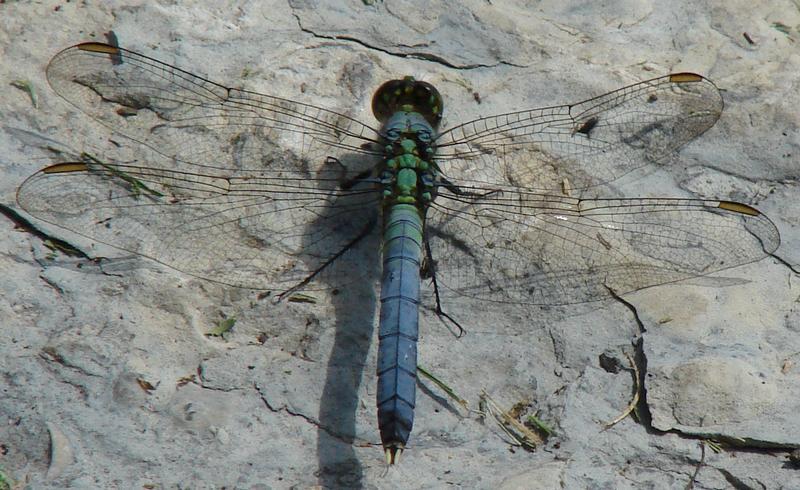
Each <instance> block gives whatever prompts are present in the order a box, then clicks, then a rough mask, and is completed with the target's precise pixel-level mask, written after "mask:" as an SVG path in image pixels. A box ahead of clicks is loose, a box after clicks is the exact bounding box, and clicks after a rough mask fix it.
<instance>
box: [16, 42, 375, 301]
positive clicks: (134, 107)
mask: <svg viewBox="0 0 800 490" xmlns="http://www.w3.org/2000/svg"><path fill="white" fill-rule="evenodd" d="M47 76H48V80H49V81H50V83H51V85H52V86H53V88H54V89H55V90H56V92H58V93H59V94H60V95H62V96H63V97H64V98H65V99H67V100H68V101H70V102H71V103H73V104H74V105H76V106H77V107H78V108H79V109H81V110H82V111H84V112H86V113H87V114H88V115H90V116H91V117H93V118H94V119H96V120H97V121H99V122H100V123H103V124H105V125H107V126H109V127H110V128H112V129H113V130H114V131H115V132H117V133H120V134H122V135H124V136H127V137H129V138H131V139H133V140H135V141H137V142H139V143H141V145H139V146H138V147H137V148H136V153H135V154H136V159H135V160H133V161H128V162H123V163H120V162H118V161H105V160H100V159H98V158H95V157H93V156H91V155H88V154H84V155H82V157H81V159H80V161H76V162H72V163H64V164H58V165H54V166H51V167H48V168H45V169H43V170H41V171H39V172H37V173H36V174H34V175H33V176H31V177H30V178H29V179H28V180H26V181H25V182H24V183H23V185H22V186H21V187H20V189H19V190H18V193H17V201H18V203H19V204H20V206H21V207H22V208H23V209H25V210H26V211H27V212H29V213H30V214H32V215H33V216H35V217H37V218H39V219H42V220H44V221H47V222H49V223H52V224H55V225H58V226H61V227H64V228H66V229H69V230H71V231H73V232H76V233H79V234H82V235H84V236H87V237H90V238H93V239H96V240H99V241H100V242H103V243H106V244H109V245H112V246H114V247H117V248H120V249H123V250H126V251H129V252H132V253H136V254H140V255H143V256H146V257H149V258H152V259H154V260H156V261H159V262H162V263H164V264H166V265H169V266H171V267H174V268H175V269H178V270H181V271H184V272H187V273H189V274H193V275H196V276H199V277H203V278H206V279H210V280H212V281H217V282H222V283H225V284H230V285H235V286H243V287H249V288H257V289H272V288H284V287H285V288H288V287H291V286H295V285H297V284H298V283H299V282H300V281H303V280H304V279H306V278H308V277H309V276H311V275H313V274H314V273H315V272H317V271H318V270H319V269H320V268H321V267H322V266H323V265H324V264H326V263H327V262H328V261H329V260H332V259H333V258H335V257H336V256H337V254H340V253H342V252H343V251H344V250H345V249H346V248H347V247H348V245H349V244H351V243H352V242H353V240H355V239H356V238H357V237H359V236H362V235H363V234H364V233H365V230H366V229H368V228H369V226H370V224H371V223H374V222H375V221H376V219H377V218H376V214H377V210H378V209H379V207H378V203H379V194H380V192H379V190H377V189H375V188H374V187H373V185H372V184H371V180H370V179H369V177H363V175H364V174H363V172H364V170H369V169H370V168H371V166H372V165H374V163H375V162H374V159H373V158H371V156H372V153H371V150H369V146H370V145H369V143H370V142H372V141H373V139H371V138H373V137H377V135H376V133H375V132H374V131H373V130H372V129H370V128H369V127H367V126H364V125H362V124H360V123H358V122H357V121H354V120H352V119H350V118H348V117H347V116H344V115H341V114H337V113H334V112H331V111H327V110H324V109H320V108H316V107H313V106H310V105H307V104H302V103H298V102H294V101H290V100H286V99H279V98H276V97H270V96H267V95H261V94H256V93H252V92H245V91H241V90H234V89H229V88H226V87H223V86H221V85H218V84H215V83H213V82H210V81H208V80H205V79H202V78H200V77H197V76H194V75H191V74H190V73H187V72H185V71H182V70H179V69H177V68H175V67H172V66H169V65H166V64H164V63H161V62H159V61H156V60H153V59H151V58H148V57H146V56H142V55H139V54H137V53H134V52H131V51H127V50H124V49H121V48H115V47H113V46H109V45H105V44H97V43H88V44H80V45H77V46H74V47H71V48H68V49H66V50H64V51H62V52H61V53H59V54H58V55H56V56H55V57H54V58H53V60H52V61H51V62H50V65H49V66H48V69H47ZM331 153H334V154H335V155H336V156H337V157H341V158H340V159H332V158H326V156H327V155H330V154H331Z"/></svg>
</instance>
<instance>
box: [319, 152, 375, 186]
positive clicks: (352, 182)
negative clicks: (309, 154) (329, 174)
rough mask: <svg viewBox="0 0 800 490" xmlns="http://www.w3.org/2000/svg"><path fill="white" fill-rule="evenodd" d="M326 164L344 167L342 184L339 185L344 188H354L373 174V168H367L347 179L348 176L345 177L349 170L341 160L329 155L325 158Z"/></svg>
mask: <svg viewBox="0 0 800 490" xmlns="http://www.w3.org/2000/svg"><path fill="white" fill-rule="evenodd" d="M325 164H326V165H338V166H340V167H341V168H342V178H341V179H340V180H341V184H340V185H339V188H340V189H342V190H348V189H352V188H353V187H355V186H357V185H358V184H360V183H362V182H364V181H365V179H366V178H367V177H369V176H371V175H372V169H371V168H369V169H366V170H364V171H363V172H361V173H359V174H357V175H355V176H353V177H351V178H349V179H347V178H345V175H344V173H345V172H346V171H347V167H346V166H345V165H344V164H343V163H342V161H341V160H339V159H338V158H336V157H331V156H329V157H327V158H326V159H325Z"/></svg>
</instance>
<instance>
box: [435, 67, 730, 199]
mask: <svg viewBox="0 0 800 490" xmlns="http://www.w3.org/2000/svg"><path fill="white" fill-rule="evenodd" d="M722 105H723V104H722V97H721V95H720V93H719V90H718V89H717V87H716V86H715V85H714V84H713V83H712V82H711V81H709V80H707V79H706V78H703V77H702V76H700V75H696V74H693V73H677V74H672V75H667V76H663V77H660V78H654V79H652V80H647V81H644V82H640V83H637V84H634V85H630V86H627V87H624V88H621V89H619V90H615V91H613V92H609V93H607V94H605V95H601V96H599V97H595V98H592V99H589V100H586V101H583V102H579V103H576V104H570V105H561V106H553V107H545V108H541V109H532V110H526V111H519V112H512V113H508V114H500V115H497V116H491V117H484V118H479V119H476V120H474V121H470V122H467V123H464V124H461V125H459V126H456V127H454V128H452V129H450V130H448V131H446V132H444V133H442V134H441V135H440V136H439V137H438V138H437V145H438V148H439V153H438V154H437V160H438V161H439V165H440V167H441V168H442V171H443V173H444V174H445V175H447V176H448V177H449V178H451V179H454V180H468V181H475V182H482V183H486V184H489V185H494V184H496V185H512V186H518V187H524V188H527V189H536V190H544V191H549V192H552V191H554V190H556V189H561V188H562V187H571V188H573V189H584V188H587V187H592V186H596V185H601V184H606V183H609V182H612V181H614V180H616V179H618V178H620V177H622V176H623V175H626V174H628V173H630V172H633V171H634V170H637V169H639V168H642V167H645V166H648V165H653V164H657V163H661V162H664V161H665V159H666V157H668V156H669V155H670V154H671V153H673V152H674V151H675V150H677V149H678V148H679V147H681V146H682V145H684V144H686V143H687V142H689V141H691V140H692V139H694V138H695V137H697V136H698V135H700V134H702V133H703V132H705V131H706V130H707V129H708V128H710V127H711V126H713V125H714V123H715V122H716V121H717V119H718V118H719V116H720V113H721V112H722Z"/></svg>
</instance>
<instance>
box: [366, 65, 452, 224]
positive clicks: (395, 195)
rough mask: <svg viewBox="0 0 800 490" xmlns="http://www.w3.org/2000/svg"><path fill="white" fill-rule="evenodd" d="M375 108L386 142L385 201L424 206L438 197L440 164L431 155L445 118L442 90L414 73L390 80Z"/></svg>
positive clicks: (382, 176) (378, 95)
mask: <svg viewBox="0 0 800 490" xmlns="http://www.w3.org/2000/svg"><path fill="white" fill-rule="evenodd" d="M372 110H373V113H374V114H375V117H376V118H377V119H378V120H379V121H380V122H381V123H383V129H382V131H381V135H382V136H383V137H384V140H385V144H386V146H385V148H384V150H385V155H386V156H385V161H384V166H383V171H382V172H381V183H382V184H383V186H384V191H383V194H384V205H385V206H391V205H394V204H413V205H415V206H416V207H417V208H419V209H420V210H423V209H424V208H425V207H427V205H428V204H429V203H430V202H431V201H432V200H433V198H434V197H435V192H434V190H435V188H434V183H435V181H436V177H437V173H438V168H437V167H436V165H435V164H434V163H432V162H433V160H432V158H433V155H434V153H435V150H436V148H435V145H434V140H435V135H436V127H437V126H438V124H439V121H441V118H442V98H441V96H440V95H439V92H438V91H437V90H436V88H434V87H433V86H432V85H431V84H429V83H427V82H420V81H417V80H414V78H413V77H405V78H403V79H400V80H391V81H389V82H386V83H384V84H383V85H381V87H380V88H379V89H378V91H377V92H376V93H375V96H374V97H373V99H372Z"/></svg>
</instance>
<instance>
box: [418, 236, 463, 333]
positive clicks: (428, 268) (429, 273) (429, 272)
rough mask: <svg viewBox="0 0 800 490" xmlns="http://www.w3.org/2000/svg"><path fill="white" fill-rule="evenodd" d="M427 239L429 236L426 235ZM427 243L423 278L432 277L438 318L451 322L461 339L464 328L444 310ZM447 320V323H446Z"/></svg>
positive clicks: (433, 263) (431, 255)
mask: <svg viewBox="0 0 800 490" xmlns="http://www.w3.org/2000/svg"><path fill="white" fill-rule="evenodd" d="M425 236H426V237H427V234H426V235H425ZM424 242H425V262H424V265H423V271H422V274H421V276H422V277H430V278H431V282H432V283H433V296H434V298H435V299H436V316H438V317H439V319H440V320H441V321H442V322H443V323H444V324H447V321H449V322H450V324H452V325H453V326H455V327H456V328H457V329H458V334H457V335H456V337H461V336H462V335H464V332H465V330H464V327H462V326H461V324H460V323H458V321H456V319H455V318H453V317H452V316H450V315H449V314H448V313H447V312H446V311H444V310H443V309H442V300H441V298H440V296H439V284H438V283H437V282H436V263H435V262H434V260H433V254H432V253H431V245H430V243H428V240H427V238H426V239H425V240H424ZM445 320H447V321H445Z"/></svg>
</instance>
